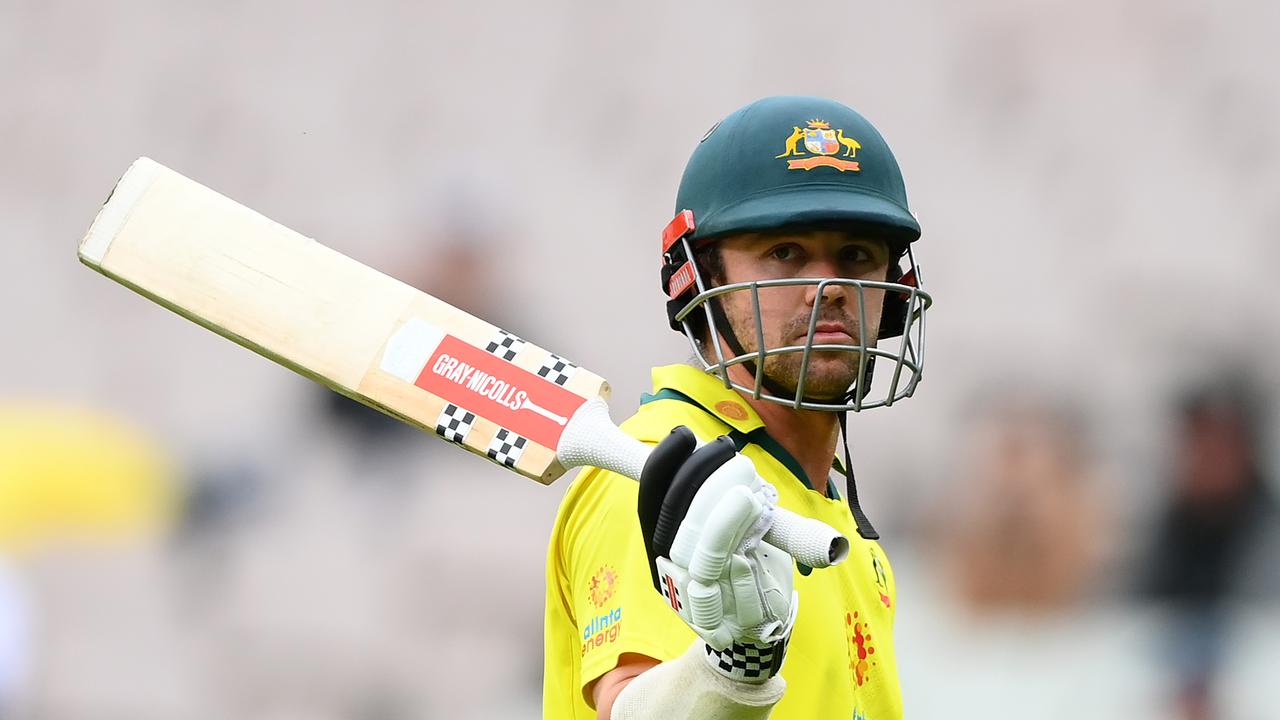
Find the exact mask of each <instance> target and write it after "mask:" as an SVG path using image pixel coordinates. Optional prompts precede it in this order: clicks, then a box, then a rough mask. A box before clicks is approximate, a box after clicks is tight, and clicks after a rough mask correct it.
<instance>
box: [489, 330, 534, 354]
mask: <svg viewBox="0 0 1280 720" xmlns="http://www.w3.org/2000/svg"><path fill="white" fill-rule="evenodd" d="M526 344H527V343H525V341H524V340H521V339H520V338H518V337H516V336H515V335H512V334H511V333H509V332H507V331H506V330H502V329H501V328H499V330H498V334H497V335H495V336H494V338H493V339H492V340H490V341H489V344H488V345H485V346H484V349H485V350H488V351H489V352H491V353H493V354H494V355H497V356H498V357H500V358H502V359H503V360H506V361H507V362H510V361H512V360H515V359H516V355H517V354H519V353H520V351H521V350H522V349H524V346H525V345H526Z"/></svg>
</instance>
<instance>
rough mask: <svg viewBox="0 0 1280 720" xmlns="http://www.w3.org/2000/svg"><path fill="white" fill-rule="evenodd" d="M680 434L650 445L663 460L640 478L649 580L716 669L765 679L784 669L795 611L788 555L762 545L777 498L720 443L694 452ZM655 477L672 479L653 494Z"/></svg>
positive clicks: (658, 482) (738, 677)
mask: <svg viewBox="0 0 1280 720" xmlns="http://www.w3.org/2000/svg"><path fill="white" fill-rule="evenodd" d="M680 430H683V428H677V431H673V434H672V436H670V437H668V438H667V439H666V440H664V441H663V443H662V444H660V445H659V447H658V449H655V451H654V454H655V456H656V457H658V458H662V459H660V460H657V461H656V462H654V461H651V463H650V466H646V474H647V475H648V476H649V477H642V479H641V483H642V485H641V486H642V492H641V500H640V511H641V512H640V515H641V527H642V529H644V530H646V532H649V529H650V528H652V529H653V535H654V537H648V536H646V547H647V548H648V549H649V551H650V560H651V561H652V563H653V566H654V570H655V577H654V579H655V584H656V586H657V587H658V590H659V591H660V592H662V594H663V597H664V598H666V600H667V602H668V604H670V605H671V607H672V608H673V609H674V610H675V611H676V612H677V613H678V614H679V615H680V617H681V618H682V619H684V621H685V622H686V623H688V624H689V627H691V628H693V630H694V632H696V633H697V634H698V635H699V636H700V637H701V638H702V639H703V640H705V641H706V644H707V648H706V658H707V660H708V662H709V663H710V664H711V665H712V666H713V667H714V668H716V669H717V670H718V671H720V672H721V673H722V674H724V675H726V676H728V677H730V678H732V679H735V680H742V681H746V682H764V681H765V680H767V679H768V678H769V677H772V676H773V675H774V674H776V673H777V671H778V669H779V667H780V666H781V664H782V658H783V655H784V653H785V651H786V641H787V639H788V638H789V637H790V634H791V628H792V626H793V625H794V623H795V614H796V609H797V607H798V605H799V598H798V596H797V595H796V592H795V590H794V587H793V580H792V578H793V576H792V572H793V568H794V565H793V560H792V558H791V556H790V555H788V554H787V553H785V552H783V551H782V550H779V549H778V548H776V547H774V546H772V545H770V544H769V543H766V542H764V541H763V540H762V538H763V536H764V534H765V532H766V531H768V529H769V527H770V526H771V525H772V523H773V513H774V511H775V509H776V508H777V504H778V492H777V490H776V489H775V488H774V487H773V486H772V485H770V484H769V483H768V482H765V481H764V480H763V479H761V478H760V477H759V476H758V475H757V474H756V471H755V467H754V466H753V465H752V464H751V461H750V460H749V459H747V458H746V457H745V456H742V455H738V454H736V452H734V449H733V445H732V443H731V442H730V441H728V439H727V438H724V439H720V440H717V441H716V442H713V443H710V444H708V445H707V446H704V447H703V448H700V449H698V450H697V451H696V452H694V451H692V447H693V446H694V445H695V444H696V443H695V441H694V440H693V436H692V433H688V431H687V430H685V431H684V432H685V433H688V435H687V437H678V436H677V434H678V431H680ZM664 446H667V447H665V448H664ZM674 446H679V447H674ZM651 466H652V467H651ZM655 475H664V476H674V477H673V478H671V477H668V478H665V479H666V485H665V487H661V488H660V489H659V490H654V486H658V485H662V483H663V479H664V478H662V477H659V478H656V479H655V477H654V476H655ZM646 483H648V484H649V487H646ZM646 491H647V492H646ZM659 494H660V495H661V496H662V497H661V498H660V500H655V499H654V498H655V497H657V496H658V495H659ZM690 495H692V497H691V499H690V497H689V496H690ZM655 506H656V507H660V511H659V512H658V517H656V518H655V517H654V507H655ZM681 510H683V513H681ZM673 526H674V537H672V535H673V533H672V527H673ZM668 538H670V539H669V540H668Z"/></svg>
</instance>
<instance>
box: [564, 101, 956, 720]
mask: <svg viewBox="0 0 1280 720" xmlns="http://www.w3.org/2000/svg"><path fill="white" fill-rule="evenodd" d="M676 212H677V215H676V218H675V219H674V220H673V221H672V223H671V224H670V225H669V226H668V227H667V229H666V231H664V233H663V258H662V259H663V270H662V283H663V290H664V291H665V292H666V293H667V294H668V296H669V298H670V301H669V302H668V304H667V314H668V318H669V320H670V322H671V326H672V328H673V329H675V330H677V331H679V332H682V333H683V334H685V335H686V337H688V339H689V340H690V342H691V345H692V347H693V350H694V354H695V363H696V364H678V365H668V366H665V367H658V368H655V369H654V370H653V391H652V393H648V394H646V395H645V396H644V397H643V398H642V401H641V406H640V409H639V411H638V412H637V413H636V414H635V415H634V416H633V417H631V418H630V419H629V420H627V422H625V423H624V424H623V425H622V428H623V430H625V431H626V432H627V433H629V434H631V435H632V436H633V437H635V438H637V439H639V440H641V441H644V442H646V443H650V444H653V445H655V446H656V447H655V449H654V451H653V454H652V456H651V457H650V459H649V460H648V462H647V464H646V466H645V469H644V473H643V475H642V477H641V479H640V482H639V483H637V482H636V481H635V480H632V479H630V478H627V477H624V476H622V475H618V474H614V473H611V472H607V471H604V470H599V469H587V470H585V471H584V472H583V473H582V474H581V475H579V477H578V478H577V479H576V480H575V482H574V483H573V484H572V485H571V486H570V488H569V489H568V491H567V493H566V495H565V498H564V501H563V503H562V505H561V507H560V512H559V514H558V517H557V518H556V523H555V527H554V530H553V532H552V536H551V541H550V548H549V551H548V557H547V597H546V643H545V652H546V665H545V679H544V699H543V703H544V706H543V708H544V712H543V715H544V717H546V718H552V719H555V718H573V719H574V720H587V719H589V718H602V719H604V718H613V719H615V720H622V719H630V718H653V719H655V720H656V719H658V718H663V719H664V720H667V719H671V718H699V719H711V720H719V719H724V720H754V719H756V718H765V717H773V718H776V719H778V720H793V719H799V718H806V719H808V718H818V717H822V718H853V719H857V720H891V719H892V718H900V717H902V701H901V695H900V691H899V686H898V676H897V667H896V659H895V656H894V644H893V622H894V613H895V611H896V609H897V594H896V587H895V584H894V579H893V570H892V568H891V566H890V564H889V561H888V559H887V558H886V556H885V554H884V551H883V550H882V549H881V547H880V545H879V543H878V542H877V538H878V537H879V536H878V534H877V533H876V531H875V529H874V527H873V526H872V524H871V522H870V520H869V519H868V518H867V517H866V515H865V514H864V513H863V512H862V509H861V508H860V506H859V504H858V499H857V489H856V487H855V485H854V480H853V469H852V466H851V462H850V458H849V452H848V447H847V442H846V444H845V446H844V448H843V453H841V454H840V455H839V456H837V449H838V447H839V443H838V441H839V440H840V439H842V438H843V436H844V419H845V414H846V413H847V412H849V411H857V410H861V409H866V408H870V407H880V406H884V405H889V404H892V403H893V402H894V401H896V400H899V399H901V398H903V397H906V396H908V395H910V394H911V393H912V392H913V391H914V389H915V385H916V383H917V382H918V380H919V377H920V371H921V369H922V364H921V363H922V356H921V351H922V350H923V338H924V335H923V315H924V310H925V309H927V307H928V305H929V304H930V302H931V300H930V298H929V296H928V295H927V294H925V293H924V292H922V291H921V290H920V288H919V280H918V273H917V271H916V266H915V262H914V258H913V255H912V252H911V244H912V243H913V242H914V241H915V240H916V239H917V238H918V237H919V236H920V227H919V224H918V223H917V221H916V218H915V216H914V215H913V214H912V213H911V211H910V210H909V209H908V205H907V198H906V191H905V188H904V185H903V181H902V176H901V172H900V170H899V168H898V164H897V161H896V160H895V159H894V156H893V154H892V153H891V152H890V150H889V147H888V146H887V145H886V143H885V141H884V139H883V138H882V137H881V136H880V133H879V132H877V131H876V129H875V128H874V127H872V125H871V124H870V123H869V122H868V121H867V120H866V119H865V118H863V117H862V116H861V115H859V114H858V113H857V112H855V111H853V110H852V109H850V108H848V107H845V106H844V105H842V104H839V103H837V102H833V101H831V100H827V99H822V98H816V97H770V98H765V99H762V100H758V101H756V102H754V103H751V104H750V105H747V106H746V107H743V108H741V109H739V110H737V111H735V112H734V113H732V114H730V115H729V116H728V117H726V118H725V119H724V120H722V121H721V122H720V123H718V124H717V125H716V126H715V127H713V128H712V129H711V131H710V132H708V133H707V135H706V136H705V137H704V138H703V139H702V141H701V142H700V143H699V144H698V146H697V148H696V149H695V150H694V152H693V155H692V157H691V158H690V160H689V162H688V165H687V166H686V168H685V172H684V176H683V178H682V180H681V182H680V188H679V191H678V194H677V200H676ZM886 340H889V341H891V342H888V343H885V347H882V346H881V345H880V344H879V343H880V342H881V341H886ZM889 346H892V347H889ZM836 477H843V478H844V479H845V480H846V493H845V494H846V495H847V497H842V496H841V493H840V492H839V491H838V489H837V487H836V486H835V484H834V483H833V482H832V478H836ZM776 507H783V508H787V509H789V510H792V511H794V512H796V513H799V514H801V515H804V516H807V517H809V518H813V519H816V520H819V521H822V522H824V523H826V524H828V525H830V526H831V527H833V528H835V529H836V530H838V531H840V532H841V533H843V534H844V536H845V537H846V538H848V541H849V543H850V546H849V547H848V555H847V557H846V558H845V559H844V560H843V562H841V563H839V564H837V565H834V566H832V567H829V568H825V569H817V570H814V569H811V568H809V567H805V566H802V565H798V564H797V563H796V562H794V561H793V559H792V558H791V557H790V556H789V555H787V554H786V553H784V552H782V551H781V550H779V549H778V548H776V547H773V546H771V545H770V544H769V543H767V542H765V541H763V539H762V537H763V534H764V531H765V530H767V529H768V527H769V525H770V517H771V513H772V512H773V509H774V508H776Z"/></svg>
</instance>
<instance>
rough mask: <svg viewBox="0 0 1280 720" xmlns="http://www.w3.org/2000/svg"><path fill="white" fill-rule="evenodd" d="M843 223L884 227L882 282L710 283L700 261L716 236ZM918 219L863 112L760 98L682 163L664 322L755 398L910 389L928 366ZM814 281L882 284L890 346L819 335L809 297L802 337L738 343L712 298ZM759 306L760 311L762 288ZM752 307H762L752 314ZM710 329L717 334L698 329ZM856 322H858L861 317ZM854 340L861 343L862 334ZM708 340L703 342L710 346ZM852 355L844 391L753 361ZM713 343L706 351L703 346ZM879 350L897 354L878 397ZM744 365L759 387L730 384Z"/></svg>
mask: <svg viewBox="0 0 1280 720" xmlns="http://www.w3.org/2000/svg"><path fill="white" fill-rule="evenodd" d="M788 229H794V230H805V229H839V230H845V231H849V232H851V233H856V234H858V235H862V236H870V237H877V238H882V239H884V240H885V241H887V242H888V244H889V246H890V248H891V249H892V250H893V254H894V256H895V262H894V263H893V264H892V265H893V266H892V267H891V268H890V271H889V276H888V278H886V281H885V282H875V281H867V280H856V279H849V278H805V279H785V280H784V279H779V280H762V281H757V282H749V283H735V284H732V285H726V286H720V287H710V285H709V282H710V278H709V277H707V273H706V272H705V269H704V268H701V267H700V266H699V263H698V262H697V255H696V252H697V250H699V249H701V248H703V247H705V246H707V245H708V244H710V243H711V242H712V241H714V240H716V239H717V238H722V237H724V236H727V235H737V234H740V233H750V232H769V231H782V230H788ZM919 237H920V224H919V222H918V221H917V220H916V217H915V215H914V214H913V213H912V212H911V210H910V208H909V206H908V204H907V194H906V187H905V185H904V183H903V180H902V172H901V170H900V169H899V168H898V162H897V160H896V159H895V158H894V156H893V152H892V151H891V150H890V149H889V146H888V144H887V143H885V141H884V138H883V137H882V136H881V135H880V133H879V131H877V130H876V129H875V127H873V126H872V125H871V123H870V122H868V121H867V119H866V118H864V117H863V116H862V115H860V114H859V113H857V112H856V111H854V110H853V109H851V108H849V107H846V106H845V105H842V104H840V103H838V102H835V101H833V100H828V99H825V98H818V97H804V96H780V97H767V98H763V99H761V100H757V101H755V102H753V103H751V104H749V105H747V106H745V107H743V108H740V109H738V110H736V111H734V112H733V113H731V114H730V115H729V116H728V117H726V118H725V119H724V120H722V121H720V122H719V123H717V124H716V125H715V126H714V127H713V128H712V129H711V130H710V131H709V132H708V133H707V134H706V136H704V137H703V139H702V141H701V142H700V143H699V144H698V146H697V148H696V149H695V150H694V152H693V155H692V157H690V158H689V162H688V164H687V165H686V166H685V171H684V176H683V177H682V178H681V180H680V189H679V191H678V193H677V196H676V217H675V219H673V220H672V221H671V223H669V224H668V225H667V227H666V229H665V230H664V231H663V233H662V251H663V269H662V287H663V290H664V291H665V292H666V293H667V295H668V297H669V301H668V303H667V314H668V319H669V320H670V323H671V326H672V328H673V329H675V330H677V331H681V332H684V333H685V335H686V336H687V337H688V338H689V340H690V342H691V344H692V345H693V347H694V351H695V353H696V354H697V355H698V357H699V358H700V359H701V360H702V362H703V364H704V366H705V367H706V368H707V369H708V370H709V371H715V372H717V373H719V374H720V375H721V376H722V377H723V379H724V381H725V383H726V384H727V385H730V386H734V387H738V388H739V389H740V390H743V391H745V392H750V393H752V394H753V395H754V396H755V397H759V398H765V399H768V400H773V401H776V402H780V403H784V404H787V405H792V406H794V407H796V408H807V409H818V410H832V411H837V410H861V409H864V408H868V407H878V406H881V405H891V404H892V403H893V402H894V401H895V400H897V399H899V398H901V397H906V396H909V395H911V394H912V393H913V392H914V390H915V386H916V383H917V382H918V381H919V379H920V375H921V371H922V369H923V356H922V351H923V345H924V311H925V310H926V309H927V308H928V306H929V305H930V304H931V303H932V299H931V298H930V297H929V295H928V294H927V293H925V292H923V291H922V290H921V289H920V276H919V270H918V268H917V267H916V265H915V261H914V255H913V254H912V252H911V245H912V243H914V242H915V241H916V240H917V239H918V238H919ZM796 284H811V285H817V286H818V290H819V292H818V296H819V297H823V293H822V290H823V289H824V288H825V287H826V286H828V285H837V286H848V287H850V288H853V289H854V292H856V293H857V294H858V297H861V293H862V292H863V291H864V290H865V289H868V288H877V289H883V290H885V291H886V292H885V307H884V311H883V313H882V320H881V325H880V330H879V334H878V335H879V337H878V338H877V340H889V339H892V338H898V341H897V342H896V345H895V347H894V348H891V349H887V348H881V347H879V346H878V345H879V343H878V342H876V343H869V344H865V345H838V346H837V345H814V343H813V335H814V327H815V326H816V324H817V322H818V316H819V309H820V307H821V304H822V303H821V301H819V302H816V303H814V308H813V313H812V318H811V320H812V322H811V323H810V332H809V336H808V338H807V340H806V342H805V343H804V344H803V345H793V346H787V347H780V348H765V347H763V338H762V337H756V344H755V347H754V348H752V349H751V350H750V351H748V350H747V349H745V346H744V345H743V343H742V342H741V339H740V338H739V337H737V334H736V333H735V332H734V331H733V328H732V327H730V326H729V322H728V320H727V319H726V318H725V317H724V312H723V309H722V307H721V303H720V302H719V301H718V300H715V298H718V297H720V296H722V295H725V294H727V293H729V292H748V293H752V294H753V295H755V294H756V293H757V291H758V289H759V288H765V287H773V286H778V285H796ZM755 301H756V302H757V306H756V311H757V313H758V312H759V306H758V296H756V300H755ZM757 316H758V315H757ZM708 327H709V328H710V329H711V333H710V337H711V338H716V337H723V338H724V339H725V344H726V345H728V348H727V349H728V352H725V350H724V349H722V348H721V347H720V345H721V343H719V342H710V343H703V342H700V341H699V337H700V336H702V335H703V334H704V333H705V332H706V328H708ZM860 327H861V325H860ZM859 342H862V341H861V340H859ZM708 346H710V347H708ZM815 349H816V350H820V351H831V350H842V351H846V352H851V353H856V354H857V355H858V364H859V373H858V380H857V381H855V382H854V384H853V385H852V386H851V387H850V388H849V390H848V391H847V393H846V394H845V396H844V397H843V398H810V397H806V395H805V391H804V384H805V377H804V373H803V372H801V374H800V378H799V382H798V384H797V387H796V388H794V389H788V388H779V387H778V386H777V384H776V383H773V382H771V381H770V378H769V377H768V376H767V375H766V373H764V372H758V371H757V370H758V368H757V363H758V362H761V361H764V360H765V358H766V356H770V355H777V354H783V353H793V352H794V353H802V354H803V360H802V367H803V368H807V367H808V364H809V362H808V361H809V355H810V354H811V353H812V352H813V351H814V350H815ZM708 350H711V351H714V357H713V358H708V357H707V351H708ZM877 358H881V359H884V360H889V361H892V362H893V363H894V370H893V373H892V378H891V380H890V381H889V382H888V384H887V385H886V386H885V388H884V389H883V390H884V391H883V394H882V396H881V397H879V398H876V397H871V396H870V394H869V393H870V392H871V390H872V379H873V378H872V369H873V368H874V366H875V361H876V359H877ZM737 364H742V365H744V366H746V368H747V369H748V370H749V371H750V372H751V374H752V375H755V376H756V378H757V380H756V382H755V384H754V386H747V385H737V384H735V383H734V382H732V381H731V380H730V378H729V375H728V368H729V367H731V366H733V365H737Z"/></svg>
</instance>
